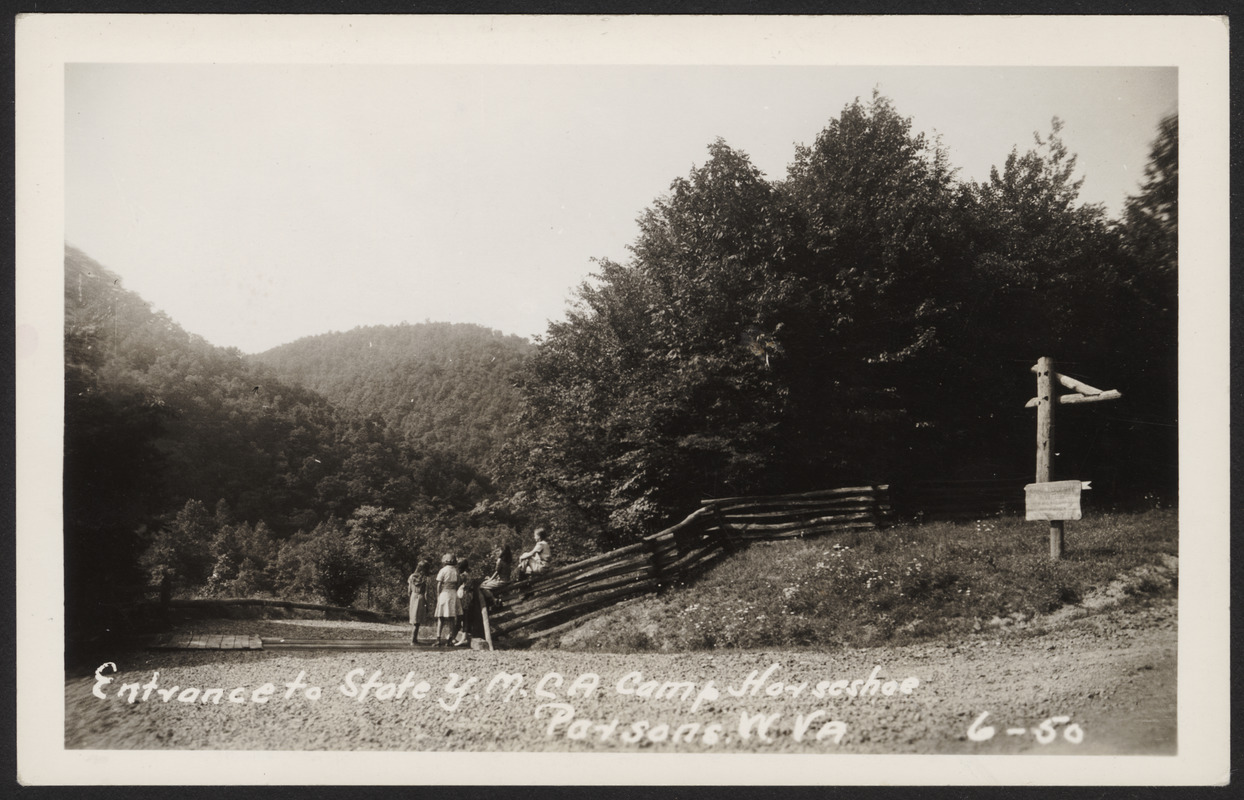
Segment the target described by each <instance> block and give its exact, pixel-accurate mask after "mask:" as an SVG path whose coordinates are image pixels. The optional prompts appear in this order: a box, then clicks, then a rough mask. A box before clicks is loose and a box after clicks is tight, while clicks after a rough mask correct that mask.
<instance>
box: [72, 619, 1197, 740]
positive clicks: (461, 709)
mask: <svg viewBox="0 0 1244 800" xmlns="http://www.w3.org/2000/svg"><path fill="white" fill-rule="evenodd" d="M190 629H191V630H193V631H195V632H200V633H233V634H254V635H259V636H263V637H286V638H355V639H357V638H368V637H376V638H388V639H401V638H403V637H404V636H407V635H409V634H408V629H407V628H405V627H404V626H399V625H385V624H379V623H358V622H349V623H345V622H316V621H308V620H266V621H263V620H222V621H216V622H207V621H198V622H195V623H193V624H192V625H191V628H190ZM1175 654H1176V606H1175V603H1174V602H1173V601H1172V602H1164V603H1159V604H1155V605H1152V606H1149V607H1146V608H1133V609H1130V610H1127V609H1115V610H1111V611H1107V612H1102V613H1098V614H1095V615H1093V616H1089V617H1086V618H1083V619H1079V620H1070V621H1066V622H1064V623H1062V624H1060V626H1059V627H1058V628H1057V629H1056V630H1051V631H1048V632H1046V633H1042V634H1038V635H1034V634H1031V633H1024V634H1020V633H1015V632H1009V631H1002V630H999V631H995V632H993V633H992V634H988V633H985V632H982V634H980V635H978V636H976V637H974V638H971V639H969V640H965V641H963V642H961V643H959V644H957V645H954V646H944V645H938V644H917V645H908V646H902V647H879V648H868V649H859V650H835V651H831V652H823V651H812V650H791V651H744V652H740V651H712V652H696V653H685V654H636V655H617V654H590V653H566V652H557V651H547V650H545V651H534V650H532V651H516V650H511V651H497V652H487V651H479V650H466V649H450V650H436V649H433V648H431V647H427V646H419V647H416V648H411V649H410V650H398V651H382V652H341V651H337V652H332V651H329V652H324V651H284V652H276V651H143V650H139V651H133V652H128V653H118V654H117V655H116V656H115V657H114V658H112V661H113V662H115V665H116V671H113V670H112V668H110V667H105V668H103V669H102V671H101V672H100V675H101V679H100V680H98V681H97V680H96V679H95V678H94V677H92V676H91V674H90V673H91V672H92V671H93V670H92V669H91V668H88V669H87V670H85V671H84V673H83V674H81V675H71V676H69V677H68V678H67V680H66V682H65V709H66V729H65V744H66V747H68V748H88V749H113V748H116V749H162V748H172V749H226V750H266V749H279V750H403V751H410V750H525V751H537V750H549V751H605V752H607V751H622V752H625V751H636V750H646V751H658V752H660V751H665V752H723V751H750V752H842V753H925V754H968V753H988V754H1000V753H1007V754H1010V753H1027V752H1040V753H1060V754H1071V753H1085V754H1135V753H1142V754H1167V753H1174V751H1175V707H1176V706H1175V700H1176V696H1175V695H1176V685H1175V674H1176V673H1175ZM156 673H158V675H157V674H156ZM515 675H521V679H520V678H515V677H513V676H515ZM300 676H301V677H300ZM373 677H374V679H375V680H374V681H373V682H372V685H371V686H367V685H366V684H368V682H369V679H372V678H373ZM749 678H751V679H752V680H750V681H749ZM104 679H110V681H107V682H105V680H104ZM870 679H871V682H870ZM123 684H133V685H135V686H134V688H133V689H128V688H127V689H122V686H123ZM265 684H270V686H265ZM291 687H292V688H291ZM212 689H216V690H219V691H218V692H212V691H209V690H212ZM93 690H98V691H99V692H100V693H102V694H104V695H105V699H100V698H99V697H97V696H95V695H94V694H93ZM731 690H733V691H731ZM541 692H543V694H542V693H541ZM852 694H854V696H852ZM131 697H133V699H134V701H133V702H128V700H129V699H130V698H131ZM144 697H145V699H144ZM982 715H986V716H984V717H982ZM1063 718H1065V719H1063ZM615 721H616V724H614V723H615ZM974 723H976V724H975V726H974ZM1042 723H1045V725H1044V727H1043V726H1042Z"/></svg>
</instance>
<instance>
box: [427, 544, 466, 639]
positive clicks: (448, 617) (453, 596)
mask: <svg viewBox="0 0 1244 800" xmlns="http://www.w3.org/2000/svg"><path fill="white" fill-rule="evenodd" d="M441 563H442V564H444V565H445V566H443V567H441V571H440V572H438V573H436V611H435V612H434V613H435V615H436V646H437V647H444V646H445V639H444V638H443V637H442V633H443V632H444V630H445V625H446V624H448V625H449V627H450V633H449V638H450V639H453V637H454V635H455V634H457V633H458V617H459V616H461V614H462V604H461V603H460V602H459V600H458V570H456V569H455V568H454V554H453V553H446V554H445V555H444V556H443V557H442V558H441Z"/></svg>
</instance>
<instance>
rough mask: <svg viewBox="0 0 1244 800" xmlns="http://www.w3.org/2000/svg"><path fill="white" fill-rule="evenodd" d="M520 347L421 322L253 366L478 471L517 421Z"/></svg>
mask: <svg viewBox="0 0 1244 800" xmlns="http://www.w3.org/2000/svg"><path fill="white" fill-rule="evenodd" d="M530 349H531V345H530V344H529V343H528V342H527V340H525V339H522V338H520V337H517V336H506V335H504V334H501V333H500V332H498V331H494V330H490V329H488V328H484V327H481V326H478V325H465V324H451V323H444V322H427V323H420V324H416V325H408V324H402V325H377V326H367V327H360V328H355V329H354V330H351V331H347V332H345V333H326V334H322V335H320V336H310V337H306V338H303V339H299V340H298V341H296V342H291V343H289V344H285V345H281V346H280V347H275V348H273V349H271V350H268V351H266V352H264V353H261V354H259V355H257V356H253V357H252V358H253V359H254V360H255V361H257V362H258V363H261V364H264V365H265V366H267V367H269V368H271V369H272V370H273V371H275V372H276V374H277V375H279V376H280V377H281V378H282V379H283V380H287V381H290V382H293V383H296V384H298V385H300V386H303V387H306V388H308V389H311V390H313V391H315V392H318V393H319V394H321V395H323V396H324V397H326V398H328V399H329V400H330V401H331V402H332V403H333V404H334V405H336V406H338V407H339V408H342V409H344V410H348V411H349V412H351V413H356V414H359V415H360V416H364V417H370V416H373V415H376V416H379V417H380V418H381V419H382V420H383V421H384V422H385V424H386V425H387V426H388V428H389V430H390V431H392V432H393V433H395V434H397V435H398V436H399V437H400V438H402V439H403V440H404V441H405V442H406V443H407V444H409V445H410V446H412V447H414V448H416V449H418V450H421V451H423V450H439V451H444V452H451V453H454V454H455V455H457V456H459V457H461V458H463V459H465V460H466V461H468V462H470V463H472V464H474V465H478V466H487V465H488V464H489V463H490V462H491V460H492V459H493V458H494V457H495V456H496V454H497V452H498V450H499V448H500V446H501V444H502V443H503V442H504V441H505V440H506V438H507V437H508V435H509V433H510V430H511V427H512V426H513V424H514V422H515V421H516V418H517V413H518V402H519V401H518V393H517V391H516V389H515V388H514V379H515V375H516V373H517V371H518V369H519V367H520V366H521V364H522V362H523V359H524V358H525V357H526V355H527V353H528V352H529V350H530Z"/></svg>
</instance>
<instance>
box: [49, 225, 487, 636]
mask: <svg viewBox="0 0 1244 800" xmlns="http://www.w3.org/2000/svg"><path fill="white" fill-rule="evenodd" d="M493 497H494V492H493V489H492V486H491V482H490V481H489V480H488V478H486V477H485V476H483V475H482V474H480V473H479V472H478V471H477V470H475V469H473V468H472V467H470V466H469V465H467V464H466V463H465V462H463V461H461V460H460V459H458V458H456V457H455V456H454V455H453V454H452V453H450V452H447V451H445V450H436V449H431V448H427V449H415V448H412V447H410V446H408V445H407V444H405V443H404V442H403V441H402V440H401V438H400V437H398V436H395V435H394V434H393V433H392V432H391V431H389V430H387V429H386V426H385V424H384V423H383V422H382V421H381V420H380V419H379V417H376V416H365V415H359V414H354V413H351V412H349V411H346V410H342V409H339V408H337V407H335V406H334V405H333V404H332V403H331V402H330V401H328V400H327V399H325V398H324V397H322V396H321V395H319V394H318V393H316V392H314V391H312V390H310V389H307V388H303V387H301V386H298V385H296V384H294V383H293V382H288V381H285V380H283V379H282V378H280V377H279V376H278V375H277V374H276V372H275V370H273V369H272V368H270V367H268V366H266V365H265V364H262V363H259V362H256V361H254V360H252V359H249V358H246V357H245V356H243V355H242V353H240V352H239V351H238V350H236V349H233V348H229V349H226V348H220V347H216V346H214V345H212V344H210V343H209V342H207V341H206V340H204V339H203V338H202V337H200V336H196V335H193V334H190V333H188V332H186V331H185V330H183V329H182V328H181V327H180V326H179V325H177V323H175V322H174V321H173V320H172V319H170V318H169V317H168V316H167V315H165V314H163V313H162V312H158V311H154V310H153V309H152V308H151V306H150V304H149V303H147V302H146V301H145V300H143V299H142V298H141V297H139V296H138V295H137V294H135V293H133V292H130V291H128V290H126V289H125V288H123V286H122V280H121V278H120V277H119V276H118V275H117V274H116V273H114V272H112V271H111V270H109V269H108V268H106V267H104V266H103V265H101V264H99V263H97V262H96V261H94V260H93V259H91V258H90V257H89V256H87V255H86V254H85V253H83V252H81V251H80V250H77V249H75V248H73V247H70V246H66V249H65V448H64V514H65V526H64V536H65V568H66V587H67V605H68V611H67V618H68V619H69V622H70V625H71V627H74V626H78V627H82V626H85V627H86V628H89V627H90V625H91V624H92V623H91V622H90V618H91V615H92V613H93V610H94V609H95V608H96V607H95V605H94V603H95V602H96V601H97V599H98V598H99V597H102V596H104V595H105V594H107V593H108V592H109V591H110V590H115V589H116V588H117V587H118V586H125V585H133V584H139V583H145V582H147V581H150V580H160V579H162V578H165V577H167V578H169V579H171V580H172V581H173V583H174V585H175V586H176V587H177V590H178V591H179V592H191V593H200V592H207V593H213V594H225V595H230V594H254V593H264V592H273V593H276V594H280V595H283V596H307V597H322V598H325V599H330V600H332V601H334V602H341V603H349V602H352V601H353V600H354V599H355V593H356V592H357V591H360V590H361V588H366V587H368V586H377V587H388V588H392V587H397V589H401V588H402V586H403V585H404V584H403V583H402V582H403V581H404V579H405V574H407V573H405V572H403V570H409V569H410V568H411V567H412V566H413V565H414V561H415V559H417V558H420V557H431V556H432V555H434V553H433V552H432V551H433V550H440V549H441V548H444V547H446V545H447V542H446V541H443V540H445V539H446V538H448V539H451V540H453V541H455V542H457V543H463V542H466V541H469V540H471V539H472V537H475V539H477V540H479V541H481V542H482V543H481V544H479V546H478V548H476V549H478V550H480V555H483V554H484V553H485V552H487V548H488V547H489V544H488V543H487V540H489V539H492V538H494V537H495V536H497V535H503V534H504V533H505V532H506V530H508V529H506V530H501V529H498V528H496V527H495V525H494V523H493V521H492V520H493V518H494V517H495V515H493V516H490V517H488V518H487V519H481V520H479V521H478V523H477V522H476V521H473V520H474V518H472V517H471V516H470V515H469V512H470V511H471V510H472V509H474V508H475V507H476V506H478V505H479V504H480V503H482V502H484V501H486V500H490V499H492V498H493ZM489 526H493V527H489ZM433 542H435V543H434V544H433ZM435 555H439V552H438V553H435ZM390 585H391V586H390Z"/></svg>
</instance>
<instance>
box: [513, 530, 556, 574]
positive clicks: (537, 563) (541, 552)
mask: <svg viewBox="0 0 1244 800" xmlns="http://www.w3.org/2000/svg"><path fill="white" fill-rule="evenodd" d="M532 535H533V536H535V538H536V544H535V547H533V548H531V549H530V550H528V551H527V552H526V553H523V554H522V555H521V556H519V557H518V571H519V572H520V573H521V574H523V575H539V574H540V573H542V572H544V571H545V570H546V569H548V568H549V562H550V561H552V560H553V555H552V553H551V551H550V550H549V543H548V542H546V541H545V540H544V528H536V530H535V532H534V533H533V534H532Z"/></svg>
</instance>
